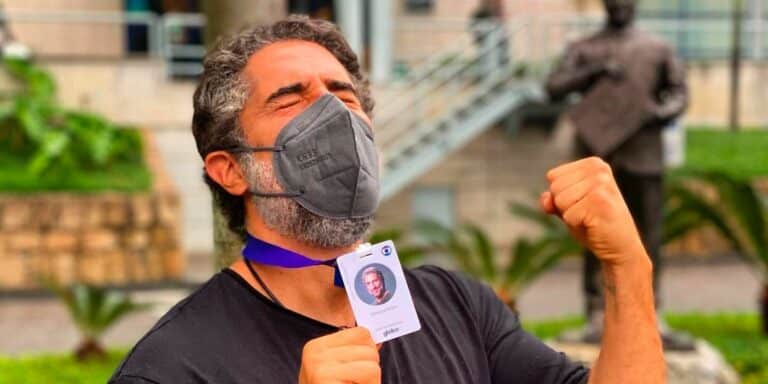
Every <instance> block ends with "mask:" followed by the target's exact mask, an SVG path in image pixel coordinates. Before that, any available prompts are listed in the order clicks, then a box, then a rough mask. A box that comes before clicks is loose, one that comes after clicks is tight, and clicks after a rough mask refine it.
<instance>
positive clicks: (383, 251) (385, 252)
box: [381, 245, 392, 256]
mask: <svg viewBox="0 0 768 384" xmlns="http://www.w3.org/2000/svg"><path fill="white" fill-rule="evenodd" d="M381 254H382V255H384V256H389V255H391V254H392V247H390V246H389V245H385V246H383V247H381Z"/></svg>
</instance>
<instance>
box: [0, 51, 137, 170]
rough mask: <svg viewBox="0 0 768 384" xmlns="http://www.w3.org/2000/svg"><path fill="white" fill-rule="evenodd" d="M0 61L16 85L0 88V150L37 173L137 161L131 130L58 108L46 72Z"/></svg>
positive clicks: (15, 61)
mask: <svg viewBox="0 0 768 384" xmlns="http://www.w3.org/2000/svg"><path fill="white" fill-rule="evenodd" d="M2 66H3V68H4V69H5V71H6V72H8V74H10V75H11V77H12V78H14V79H15V80H16V84H15V85H14V86H13V87H11V90H8V91H4V92H2V93H0V150H2V151H3V152H7V153H10V154H12V155H13V156H15V157H17V158H21V159H23V160H24V162H25V163H26V169H25V170H26V171H27V172H29V173H31V174H33V175H35V176H37V177H40V176H43V175H50V174H52V173H56V172H61V171H66V170H73V169H106V168H108V167H109V166H111V165H113V164H114V163H116V162H142V161H143V160H142V155H143V154H142V150H141V148H142V143H141V138H140V136H139V135H138V134H137V132H136V131H135V130H132V129H128V128H127V127H123V126H118V125H116V124H113V123H110V122H108V121H107V120H106V119H104V118H102V117H100V116H97V115H94V114H90V113H85V112H80V111H74V110H69V109H66V108H63V107H61V106H60V105H58V103H57V102H56V84H55V82H54V80H53V78H52V77H51V75H50V74H49V73H47V72H46V71H44V70H43V69H41V68H39V67H37V66H35V65H33V64H32V63H30V62H29V61H26V60H21V59H5V60H3V62H2Z"/></svg>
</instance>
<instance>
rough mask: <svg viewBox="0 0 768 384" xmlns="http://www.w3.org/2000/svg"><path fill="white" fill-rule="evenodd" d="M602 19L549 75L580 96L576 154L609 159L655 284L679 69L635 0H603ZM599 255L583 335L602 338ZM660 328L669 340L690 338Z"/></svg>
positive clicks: (590, 263) (681, 94)
mask: <svg viewBox="0 0 768 384" xmlns="http://www.w3.org/2000/svg"><path fill="white" fill-rule="evenodd" d="M603 3H604V5H605V10H606V13H607V22H606V25H605V27H604V28H603V29H602V30H600V31H599V32H597V33H596V34H595V35H593V36H590V37H588V38H586V39H583V40H581V41H577V42H575V43H573V44H572V45H571V46H570V47H568V49H567V51H566V53H565V56H564V58H563V59H562V62H561V63H560V65H559V66H558V67H557V68H556V69H555V70H554V71H553V72H552V74H551V75H550V77H549V79H548V82H547V91H548V92H549V94H550V96H551V97H552V98H553V99H562V98H564V97H565V96H567V95H569V94H571V93H577V94H580V95H581V96H582V98H581V100H580V101H579V102H578V103H577V104H576V105H575V106H574V107H573V108H572V109H571V110H570V111H569V114H568V116H569V118H570V120H571V122H572V123H573V125H574V127H575V130H576V134H577V135H576V147H577V152H578V153H577V157H579V158H580V157H585V156H599V157H601V158H603V159H604V160H605V161H606V162H608V164H610V165H611V168H612V169H613V172H614V175H615V176H616V181H617V182H618V185H619V189H620V190H621V191H622V194H623V195H624V198H625V199H626V201H627V204H628V205H629V209H630V212H632V216H633V217H634V220H635V223H636V224H637V227H638V229H639V231H640V235H641V237H642V239H643V244H644V245H645V247H646V249H647V250H648V252H649V254H650V256H651V260H652V262H653V265H654V266H655V267H656V268H654V287H655V289H654V290H655V291H656V292H659V288H658V287H659V276H660V275H659V272H660V253H661V224H662V206H663V186H662V175H663V172H664V166H663V158H662V129H663V128H664V127H665V126H668V125H669V124H670V123H671V122H672V121H673V120H674V119H675V118H677V117H678V116H680V114H682V113H683V111H684V110H685V107H686V104H687V90H686V85H685V74H684V71H683V69H682V67H681V65H680V63H679V62H678V60H677V59H676V58H675V54H674V51H673V49H672V48H671V47H670V46H669V45H667V44H666V43H664V42H662V41H661V40H659V39H656V38H654V37H652V36H650V35H648V34H646V33H643V32H641V31H638V30H637V29H636V28H635V27H634V26H633V20H634V15H635V8H636V1H635V0H604V1H603ZM599 269H600V261H599V257H595V255H594V254H593V253H592V252H590V251H587V252H586V254H585V264H584V278H583V281H584V291H585V295H586V299H587V300H586V314H587V317H588V319H589V326H588V328H587V330H586V332H585V334H584V335H583V338H584V339H585V341H588V342H599V340H600V336H601V334H602V325H601V322H602V318H603V315H602V310H603V308H604V307H605V303H604V298H603V294H602V290H601V288H600V286H601V283H600V273H599ZM673 336H674V335H672V334H670V333H666V332H665V337H664V343H665V346H667V347H673V348H676V349H689V348H691V347H692V345H693V344H692V343H690V341H687V340H685V339H684V338H681V337H673Z"/></svg>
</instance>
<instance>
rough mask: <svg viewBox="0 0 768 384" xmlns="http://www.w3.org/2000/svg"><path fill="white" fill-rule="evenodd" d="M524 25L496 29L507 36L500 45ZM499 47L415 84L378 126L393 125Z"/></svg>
mask: <svg viewBox="0 0 768 384" xmlns="http://www.w3.org/2000/svg"><path fill="white" fill-rule="evenodd" d="M522 27H523V25H522V23H516V24H514V25H513V27H512V28H510V27H509V26H508V25H507V28H505V29H496V31H499V30H504V31H505V34H504V35H503V36H499V38H498V43H499V44H500V43H501V42H503V41H504V39H505V38H509V37H510V36H511V35H512V33H513V31H512V29H515V31H514V32H516V31H517V28H522ZM497 48H498V47H497V46H485V47H482V48H480V49H479V50H478V51H477V52H476V53H475V55H474V56H472V57H471V58H470V59H469V60H468V61H466V62H464V63H463V64H462V65H459V66H446V67H442V68H440V70H439V71H436V72H435V76H432V77H436V78H437V81H430V80H432V77H429V78H426V79H423V80H422V81H421V82H419V83H416V84H413V85H412V88H415V89H417V91H416V92H413V93H411V94H410V97H407V98H400V99H398V100H396V101H395V102H394V103H393V104H392V105H393V106H392V107H390V108H388V109H387V112H390V114H389V116H385V117H384V118H381V120H378V121H377V125H378V126H387V125H388V124H389V123H391V122H392V121H393V120H395V119H397V118H398V117H399V116H402V115H403V114H406V113H407V112H408V109H409V108H410V107H411V106H412V105H414V104H415V103H416V102H418V101H420V100H421V99H423V98H424V97H425V96H427V95H428V94H430V93H431V92H433V91H434V90H437V89H440V88H442V87H443V86H445V85H446V84H448V83H449V82H450V81H451V80H453V79H454V78H455V77H457V76H459V75H461V74H462V73H463V72H465V71H466V70H469V69H470V68H473V67H474V66H475V63H476V62H477V61H479V60H481V59H482V58H483V57H485V56H486V55H487V54H489V53H491V52H493V51H494V50H496V49H497ZM422 83H428V84H427V85H428V87H422V86H421V85H422Z"/></svg>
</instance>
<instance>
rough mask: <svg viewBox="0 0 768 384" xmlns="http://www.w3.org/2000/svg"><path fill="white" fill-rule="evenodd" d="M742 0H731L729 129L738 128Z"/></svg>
mask: <svg viewBox="0 0 768 384" xmlns="http://www.w3.org/2000/svg"><path fill="white" fill-rule="evenodd" d="M743 8H744V7H743V1H742V0H733V26H732V28H731V30H732V33H733V35H732V36H731V95H730V96H731V97H730V99H731V102H730V104H731V105H730V119H729V120H730V125H731V131H733V132H737V131H738V130H739V124H740V118H739V107H740V104H741V103H740V102H739V92H740V91H741V22H742V10H743Z"/></svg>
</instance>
